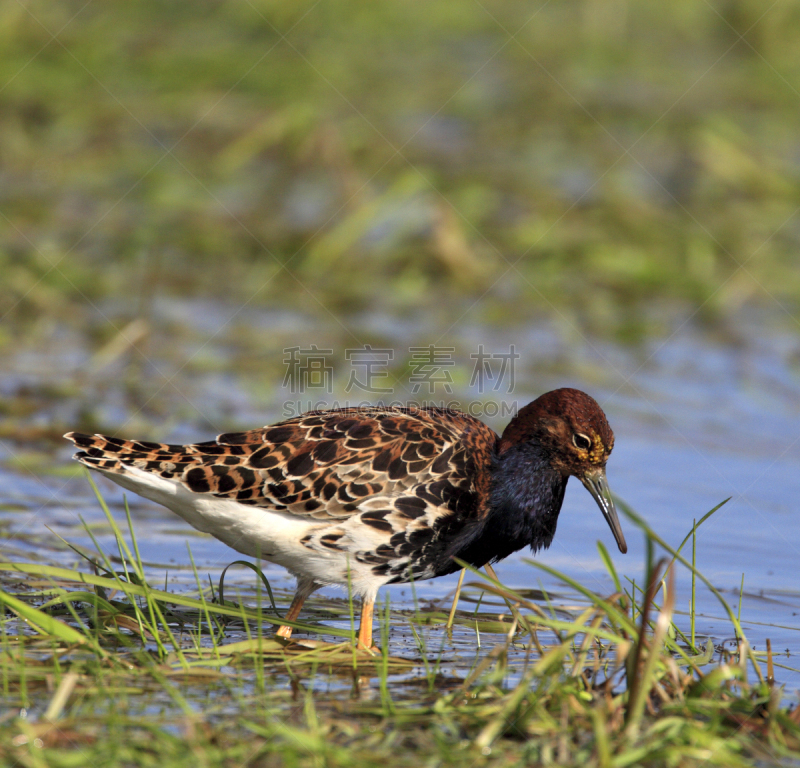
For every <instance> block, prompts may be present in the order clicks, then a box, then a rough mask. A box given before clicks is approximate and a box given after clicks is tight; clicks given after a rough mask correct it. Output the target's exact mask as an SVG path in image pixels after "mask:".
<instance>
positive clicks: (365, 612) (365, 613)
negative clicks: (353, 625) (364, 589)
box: [357, 597, 375, 651]
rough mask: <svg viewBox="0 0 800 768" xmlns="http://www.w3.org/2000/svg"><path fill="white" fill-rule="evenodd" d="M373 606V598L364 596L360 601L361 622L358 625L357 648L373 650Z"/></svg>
mask: <svg viewBox="0 0 800 768" xmlns="http://www.w3.org/2000/svg"><path fill="white" fill-rule="evenodd" d="M374 608H375V600H374V599H373V600H368V599H367V598H366V597H365V598H364V601H363V602H362V603H361V624H360V625H359V627H358V646H357V647H358V648H363V649H365V650H367V651H372V650H375V649H374V647H373V645H372V613H373V610H374Z"/></svg>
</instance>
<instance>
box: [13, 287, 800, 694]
mask: <svg viewBox="0 0 800 768" xmlns="http://www.w3.org/2000/svg"><path fill="white" fill-rule="evenodd" d="M234 313H235V310H233V309H229V308H227V307H225V306H221V305H216V304H210V305H202V304H197V303H188V302H164V303H161V304H158V305H157V306H156V308H155V311H154V315H153V317H152V318H151V326H150V330H149V332H148V333H147V334H146V339H147V342H146V344H145V343H144V342H142V343H141V344H139V345H137V347H138V349H139V351H138V352H132V351H131V350H130V349H125V345H124V344H122V345H121V346H120V345H119V344H118V346H117V347H116V348H115V347H114V346H113V341H112V342H111V343H110V345H109V346H108V347H106V348H105V349H104V350H102V351H101V352H100V353H94V355H92V354H90V352H89V350H88V349H87V345H86V343H85V340H84V339H83V337H82V336H80V335H78V334H77V333H75V332H73V331H70V330H69V329H53V332H52V334H50V335H49V337H48V339H47V340H46V341H41V342H39V343H38V344H36V345H31V346H29V347H28V348H25V349H23V350H22V351H20V352H18V353H17V354H16V355H11V356H8V357H6V358H5V359H4V360H3V361H2V362H0V366H2V367H1V368H0V372H1V373H2V379H0V396H1V397H2V398H3V403H4V404H5V406H6V407H5V410H6V412H8V413H10V414H12V416H11V417H9V420H8V422H7V425H6V429H4V433H3V436H2V439H1V440H0V487H2V489H3V492H2V497H0V535H2V548H3V550H4V552H3V554H2V558H3V559H4V560H8V559H20V560H28V559H30V560H39V561H44V562H48V563H62V564H70V565H74V564H76V557H75V555H74V553H72V552H71V551H70V550H69V549H67V548H65V547H64V546H63V545H62V543H61V542H60V540H59V538H58V536H61V537H63V538H64V539H67V540H68V541H71V542H73V543H75V544H77V545H80V546H84V547H87V548H90V547H91V542H90V540H89V537H88V536H87V534H86V532H85V530H83V528H82V525H81V522H80V517H82V518H83V519H84V520H86V522H87V523H88V524H89V525H90V526H93V527H94V528H95V529H96V531H97V536H98V539H99V541H100V543H101V545H102V546H103V547H104V549H105V550H106V551H107V552H113V551H114V542H113V539H112V538H111V536H110V532H109V530H108V528H107V526H106V524H105V521H104V518H103V516H102V512H101V511H100V509H99V506H98V504H97V502H96V500H95V499H94V497H93V495H92V492H91V489H90V488H89V486H88V483H87V482H86V479H85V478H84V477H83V476H82V475H80V474H75V473H74V471H73V469H72V468H73V465H72V464H71V462H70V455H71V450H70V448H69V446H68V445H67V444H66V443H65V444H63V445H61V444H60V443H56V441H55V440H54V439H53V438H52V433H53V431H54V430H56V429H57V430H62V429H63V428H65V427H76V428H80V427H81V426H85V425H86V422H87V421H91V422H92V423H96V424H101V425H102V426H103V428H105V429H109V428H110V429H112V430H113V431H114V432H115V433H117V434H119V435H124V436H128V437H130V436H134V437H146V438H151V439H152V438H158V439H165V440H169V441H172V442H174V441H197V440H205V439H209V438H210V437H212V436H213V435H214V434H215V433H217V432H221V431H223V430H229V429H234V428H242V427H247V426H250V427H253V426H261V425H263V424H265V423H269V422H271V421H276V420H278V419H279V418H281V409H282V407H283V406H282V404H283V402H284V401H285V400H286V399H287V392H286V390H284V389H282V388H281V382H282V378H283V375H284V366H283V362H282V361H283V354H284V353H283V351H282V350H283V348H284V347H289V346H293V345H297V344H299V345H301V346H303V345H305V346H307V345H309V344H311V343H316V344H318V346H319V347H320V348H325V347H326V345H329V346H330V348H331V349H333V350H334V352H333V354H332V356H331V359H332V360H338V361H343V360H344V359H345V358H344V354H343V348H344V347H345V346H346V345H348V344H349V345H351V346H353V347H356V346H361V345H362V344H363V343H364V341H365V339H367V340H369V341H370V342H371V343H372V344H373V346H374V347H377V346H379V345H381V344H382V345H384V346H386V347H387V348H393V349H396V350H398V355H397V358H400V357H401V355H400V352H399V350H404V354H406V355H407V354H408V348H409V347H410V346H414V345H428V344H437V345H441V346H450V347H452V348H453V349H454V352H453V353H452V354H453V358H454V359H455V360H456V365H455V366H453V368H452V374H453V387H454V394H453V398H454V399H457V400H459V401H460V402H462V403H466V402H470V401H474V400H490V401H493V402H494V401H495V400H496V399H497V397H502V398H503V399H504V400H505V401H506V402H507V403H509V404H512V405H513V404H514V403H518V404H519V405H523V404H525V403H526V402H528V401H529V400H531V399H533V398H534V397H535V396H536V395H537V394H539V393H541V392H542V391H545V390H547V389H550V388H553V387H556V386H577V387H580V388H582V389H585V390H587V391H589V392H590V393H591V394H593V395H594V396H595V397H596V399H597V400H598V401H599V402H600V403H601V405H602V406H603V408H604V409H605V410H606V413H607V414H608V417H609V421H610V422H611V424H612V426H613V428H614V431H615V433H616V447H615V449H614V454H613V456H612V458H611V460H610V462H609V467H608V475H609V481H610V484H611V487H612V490H613V491H614V492H615V494H616V495H617V496H619V497H620V498H621V499H623V500H625V501H626V502H627V503H628V504H629V505H630V506H631V507H632V508H633V509H635V510H636V511H637V512H638V513H639V514H640V515H642V516H643V517H644V518H645V519H646V520H647V521H648V522H649V524H650V525H651V526H652V527H653V528H654V529H655V530H656V531H657V532H658V533H659V534H660V535H661V536H662V537H663V538H664V539H666V541H668V542H669V543H670V544H672V545H673V546H675V545H677V544H678V543H680V541H681V540H682V539H683V537H684V536H685V535H686V534H687V533H688V532H689V530H690V529H691V526H692V521H693V520H694V519H698V518H700V517H701V516H702V515H703V514H704V513H705V512H707V511H708V510H709V509H711V508H712V507H713V506H714V505H716V504H718V503H719V502H721V501H722V500H724V499H726V498H728V497H731V498H730V501H729V502H728V504H727V505H725V506H724V507H723V508H722V509H721V510H720V511H719V512H717V513H716V514H715V515H714V516H713V517H712V518H711V519H710V520H709V521H707V522H706V523H705V524H704V525H703V526H702V528H701V529H700V531H699V533H698V538H697V562H698V566H699V567H700V569H701V570H702V571H703V573H704V574H705V575H706V576H707V577H708V578H709V579H710V580H711V581H712V582H713V584H714V585H715V586H717V587H718V588H719V589H720V590H721V591H722V592H723V594H724V595H725V597H726V599H727V600H728V601H729V602H730V603H731V604H732V605H733V606H734V609H736V610H738V609H739V592H740V585H741V580H742V575H743V574H744V592H743V600H742V605H741V616H742V619H743V624H744V627H745V631H746V632H747V633H748V637H749V639H750V640H751V642H752V643H753V644H754V645H755V646H756V647H757V648H758V649H763V647H764V641H765V639H766V638H770V639H771V640H772V647H773V649H774V650H775V651H776V652H784V651H785V652H786V653H788V654H789V657H788V658H786V657H784V658H783V659H779V661H781V662H785V663H787V664H788V665H789V666H792V667H796V666H798V663H797V657H798V654H799V653H800V583H798V577H797V572H798V567H797V564H798V562H800V536H799V535H798V524H797V513H796V504H797V499H798V498H800V342H798V339H797V337H796V336H794V335H789V334H787V333H785V332H784V331H779V330H772V329H770V328H769V327H768V326H767V325H766V324H764V323H763V322H760V321H759V320H758V319H757V318H748V321H747V323H746V324H743V327H742V328H740V329H735V330H736V336H735V338H726V339H716V338H714V337H712V336H711V335H709V334H706V333H703V332H701V331H698V330H696V329H692V328H689V327H688V326H687V327H684V328H682V329H680V330H678V331H676V332H675V333H674V334H673V335H672V336H670V337H668V338H665V339H660V340H655V341H652V342H649V343H648V344H646V345H644V346H641V347H637V348H635V349H631V348H623V347H619V346H615V345H612V344H609V343H605V342H602V343H601V342H594V341H590V340H586V339H581V338H578V339H575V338H568V337H567V336H566V335H565V334H564V333H563V332H562V331H561V330H560V329H558V328H552V327H549V326H537V327H530V328H518V329H515V330H513V331H512V330H508V329H505V330H499V329H498V330H494V329H492V328H490V327H488V326H464V327H459V328H457V329H452V330H450V331H449V332H448V333H447V335H446V337H444V338H438V337H439V336H440V334H438V333H435V334H432V333H430V332H429V330H428V329H429V327H430V319H420V318H417V319H398V318H392V317H383V316H364V317H361V318H359V319H358V321H357V322H354V323H353V324H352V325H351V326H350V327H349V328H348V331H350V332H351V334H352V336H351V337H348V338H345V339H344V341H342V340H341V339H340V338H339V337H334V336H331V335H330V334H329V335H327V336H326V334H325V333H318V334H317V335H316V336H315V329H316V327H317V326H315V325H314V323H312V322H311V321H310V320H308V319H307V318H304V317H300V316H294V315H287V314H283V313H271V312H263V311H255V310H253V311H248V312H244V313H242V312H239V313H238V314H235V315H234ZM231 316H233V319H231ZM511 343H513V344H514V345H515V350H516V352H518V353H519V354H520V355H521V357H520V360H519V362H518V364H517V369H516V372H515V383H514V388H513V389H514V391H513V392H511V393H506V392H505V391H501V392H499V393H497V394H494V393H488V394H484V395H483V396H481V395H480V393H478V392H477V391H476V388H475V387H474V386H472V387H470V384H469V379H470V372H471V365H472V364H471V362H470V358H469V355H470V354H472V353H474V352H475V351H477V349H478V346H479V345H480V344H483V345H484V348H485V349H486V350H490V351H504V350H508V349H509V345H510V344H511ZM397 358H396V359H397ZM401 373H402V371H401ZM406 375H407V373H406ZM399 378H402V376H401V377H399ZM346 381H347V377H346V375H344V374H341V375H340V372H339V371H338V370H337V375H336V377H335V383H334V392H333V393H332V395H329V397H330V398H334V397H336V396H337V394H339V395H341V396H342V398H344V397H345V396H346V393H344V392H343V391H342V390H343V386H344V383H345V382H346ZM336 388H338V390H337V389H336ZM404 395H407V390H406V391H403V390H402V389H400V390H398V391H397V392H396V393H395V395H394V397H397V398H398V399H407V397H404ZM437 399H442V398H441V397H437ZM445 399H451V398H450V397H449V396H447V397H445ZM340 401H341V400H340ZM487 420H488V421H490V423H491V424H492V426H493V427H495V428H496V429H498V430H501V429H502V427H503V426H504V421H505V420H502V419H499V418H498V419H496V420H492V419H487ZM99 484H100V487H101V490H102V492H103V494H104V495H105V497H106V498H107V499H108V500H109V502H110V503H111V505H112V509H113V510H115V514H118V515H119V516H120V519H121V521H124V514H123V513H122V506H121V503H122V495H121V490H120V489H119V488H118V487H117V486H114V485H112V484H111V483H109V482H106V481H102V480H100V481H99ZM130 501H131V509H132V513H133V516H134V521H135V526H136V530H137V535H138V539H139V546H140V549H141V552H142V555H143V557H144V559H145V560H146V561H147V562H149V563H151V564H153V567H152V569H151V574H152V576H153V578H155V579H157V580H162V581H163V579H164V573H165V567H167V566H169V567H170V568H171V569H172V570H170V572H169V579H170V581H171V582H172V583H174V584H180V583H185V584H193V582H194V577H193V575H192V574H191V572H190V571H189V570H187V568H186V566H187V565H188V562H189V557H188V553H187V548H186V543H187V541H188V543H189V544H190V546H191V551H192V554H193V556H194V559H195V562H196V563H197V565H198V568H199V569H200V571H201V572H202V573H206V572H207V573H210V574H212V576H213V577H214V578H216V576H217V575H218V573H219V571H220V570H221V568H223V567H224V566H225V565H226V564H227V563H229V562H231V561H232V560H234V559H237V556H236V554H235V553H232V552H231V550H229V549H228V548H227V547H225V546H224V545H222V544H220V543H219V542H217V541H215V540H213V539H211V538H208V537H206V536H204V535H200V534H197V532H195V531H193V530H191V529H190V528H188V526H187V525H186V524H184V523H183V522H182V521H181V520H179V519H178V518H176V517H174V516H173V515H171V513H169V512H168V511H166V510H164V509H162V508H160V507H158V506H156V505H153V504H151V503H149V502H145V501H143V500H140V499H136V498H132V499H131V500H130ZM622 522H623V527H624V528H625V531H626V535H627V539H628V544H629V551H628V554H627V555H620V554H619V553H618V552H616V549H615V548H614V542H613V538H612V537H611V534H610V531H609V530H608V528H607V526H606V523H605V522H604V520H603V518H602V516H601V514H600V512H599V510H598V509H597V507H596V506H595V504H594V502H593V501H592V499H591V497H590V496H589V495H588V494H587V493H586V491H585V490H584V489H583V487H582V486H581V485H580V484H579V483H577V482H576V481H574V480H573V481H571V482H570V484H569V486H568V489H567V495H566V500H565V503H564V508H563V510H562V513H561V517H560V520H559V528H558V532H557V535H556V539H555V542H554V543H553V546H552V547H551V549H550V550H549V551H547V552H545V553H540V554H539V555H538V559H539V560H541V561H542V562H544V563H547V564H549V565H551V566H554V567H556V568H558V569H561V570H563V571H564V572H566V573H567V574H568V575H570V576H572V577H574V578H576V579H578V580H579V581H581V582H582V583H583V584H584V585H586V586H588V587H590V588H592V589H594V590H596V591H597V592H600V593H609V592H611V591H613V585H612V582H611V579H610V578H609V576H608V574H607V572H606V570H605V568H604V567H603V565H602V562H601V560H600V557H599V555H598V554H597V549H596V541H597V540H598V539H600V540H602V541H603V542H604V543H605V544H606V546H607V548H608V549H609V551H610V552H612V556H613V559H614V562H615V565H616V567H617V569H618V571H619V573H620V575H621V576H622V577H623V578H625V579H630V580H633V579H635V580H636V582H637V584H640V583H641V581H642V569H643V563H644V544H643V537H642V535H641V534H640V533H639V532H637V530H636V529H635V527H634V526H633V525H632V524H631V522H630V521H627V520H625V519H623V521H622ZM684 552H685V554H687V555H688V556H690V554H691V550H690V548H687V549H686V550H684ZM527 557H530V553H527V552H520V553H517V554H516V555H515V556H513V557H511V558H509V559H508V560H506V561H504V562H503V563H501V564H499V565H498V567H497V570H498V574H499V575H500V578H501V579H502V580H503V581H505V582H506V583H508V584H509V585H511V586H514V587H524V588H530V587H538V586H539V585H542V586H544V587H545V588H547V589H548V590H553V591H556V592H561V593H564V591H565V590H564V588H563V585H559V584H557V583H556V582H555V581H554V579H552V578H551V577H549V576H547V575H545V574H544V573H543V572H541V571H539V570H537V569H534V568H532V567H530V566H528V565H526V564H525V563H524V562H523V560H524V558H527ZM266 573H267V575H268V576H269V577H270V578H271V579H272V580H273V583H274V584H275V585H276V586H277V587H287V588H288V587H291V585H292V583H291V581H290V580H289V579H288V578H287V577H286V575H285V573H284V572H283V571H282V569H280V568H277V567H273V566H268V567H267V569H266ZM237 578H240V579H242V580H246V579H247V578H248V577H247V576H246V575H239V576H238V577H237ZM454 584H455V577H447V578H442V579H438V580H435V581H432V582H426V583H421V584H418V585H417V592H418V595H419V597H420V599H422V600H423V601H425V600H432V601H435V600H439V599H443V598H445V597H446V596H447V594H448V592H450V590H452V588H453V587H454ZM331 594H336V593H335V592H332V593H331ZM391 596H392V601H393V604H394V605H395V606H398V604H402V605H405V606H410V604H411V595H410V590H409V588H408V587H407V586H404V587H395V588H392V590H391ZM688 605H689V578H688V574H687V573H686V572H681V573H679V580H678V609H679V610H688ZM698 606H699V612H700V617H699V619H698V633H700V634H702V635H710V636H711V637H712V638H713V639H714V640H715V642H716V643H718V644H719V643H721V642H723V641H725V640H726V639H730V636H731V628H730V625H729V624H728V622H727V621H726V620H723V617H724V614H723V611H722V608H721V607H720V606H719V605H718V604H717V603H716V600H715V599H714V598H713V596H711V595H710V594H709V593H708V592H707V591H706V590H705V589H700V590H699V602H698ZM682 621H683V622H684V623H685V624H686V625H687V626H688V617H684V619H682ZM779 679H780V680H781V681H782V682H784V683H786V684H787V687H788V689H789V690H796V689H798V688H800V675H799V674H798V673H797V672H792V671H788V670H784V671H783V672H781V674H780V675H779Z"/></svg>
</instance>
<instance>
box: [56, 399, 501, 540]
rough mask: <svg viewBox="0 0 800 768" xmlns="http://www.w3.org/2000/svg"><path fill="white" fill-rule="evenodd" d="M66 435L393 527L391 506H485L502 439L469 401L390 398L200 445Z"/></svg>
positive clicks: (256, 499) (97, 449) (417, 511)
mask: <svg viewBox="0 0 800 768" xmlns="http://www.w3.org/2000/svg"><path fill="white" fill-rule="evenodd" d="M65 437H67V438H69V439H71V440H72V441H73V442H74V443H75V445H77V446H78V447H79V448H82V449H83V450H82V451H80V452H79V453H78V454H77V455H76V458H77V459H78V460H79V461H81V462H82V463H84V464H86V465H88V466H90V467H94V468H97V469H100V470H102V471H105V472H110V473H124V472H125V467H126V466H132V467H136V468H137V469H140V470H144V471H146V472H148V473H153V474H155V475H159V476H160V477H162V478H165V479H168V480H174V481H177V482H180V483H181V484H183V485H184V486H185V487H186V488H187V489H189V490H190V491H193V492H194V493H198V494H212V495H213V496H216V497H219V498H225V499H231V500H234V501H238V502H239V503H241V504H246V505H254V506H260V507H268V508H270V509H272V510H276V511H280V512H286V513H289V514H291V515H297V516H301V517H304V518H307V519H309V520H310V521H319V522H320V523H333V522H336V521H344V520H346V519H347V518H350V517H351V516H353V515H354V514H357V513H358V514H361V519H362V522H364V523H366V524H368V525H371V526H373V527H374V528H376V529H379V530H380V529H381V528H382V527H385V529H386V530H387V532H388V531H389V530H394V529H395V528H396V522H394V521H389V520H387V519H386V517H387V515H389V514H391V515H392V517H393V518H397V517H398V516H399V517H400V518H405V519H407V520H413V519H415V518H417V517H421V516H422V515H426V513H428V512H429V511H430V510H431V508H435V509H438V510H439V512H438V514H442V513H446V512H448V511H450V512H461V513H463V514H467V515H470V514H471V515H478V516H480V515H481V514H482V513H484V512H485V510H483V509H479V507H481V506H482V505H481V504H480V500H482V499H486V498H488V488H489V461H490V459H489V454H490V452H491V450H492V446H493V445H494V442H495V440H496V435H495V433H494V432H493V431H492V430H491V429H490V428H489V427H487V426H486V425H485V424H483V423H482V422H480V421H478V420H477V419H474V418H472V417H470V416H468V415H467V414H464V413H462V412H460V411H455V410H451V409H438V408H423V409H410V408H381V407H372V408H352V409H340V410H331V411H312V412H309V413H306V414H303V415H302V416H298V417H296V418H293V419H289V420H287V421H284V422H281V423H279V424H275V425H273V426H270V427H265V428H263V429H257V430H251V431H249V432H240V433H230V434H222V435H220V436H219V437H218V438H217V439H216V440H214V441H210V442H206V443H198V444H195V445H169V444H165V443H150V442H142V441H136V440H121V439H118V438H110V437H103V436H100V435H94V436H91V435H81V434H77V433H69V434H68V435H65ZM429 522H431V521H429ZM332 543H333V542H330V541H328V542H327V544H328V545H329V546H330V545H332Z"/></svg>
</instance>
